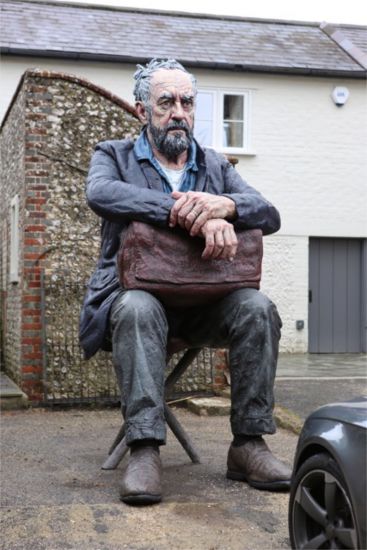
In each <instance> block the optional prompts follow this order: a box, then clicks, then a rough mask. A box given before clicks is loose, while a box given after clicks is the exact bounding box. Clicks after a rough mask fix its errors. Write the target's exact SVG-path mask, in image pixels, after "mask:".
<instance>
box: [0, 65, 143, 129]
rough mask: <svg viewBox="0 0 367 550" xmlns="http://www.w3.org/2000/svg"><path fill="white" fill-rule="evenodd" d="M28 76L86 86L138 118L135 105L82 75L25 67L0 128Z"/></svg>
mask: <svg viewBox="0 0 367 550" xmlns="http://www.w3.org/2000/svg"><path fill="white" fill-rule="evenodd" d="M28 77H38V78H49V79H50V80H51V79H53V80H65V81H67V82H73V83H75V84H79V85H80V86H82V87H83V88H87V89H88V90H91V91H92V92H96V93H98V94H99V95H101V96H102V97H105V98H106V99H108V100H109V101H111V102H112V103H115V105H118V106H119V107H122V108H123V109H124V110H125V111H128V112H129V113H130V114H131V115H132V116H134V117H135V118H138V116H137V114H136V110H135V107H133V105H131V104H130V103H129V102H128V101H126V100H124V99H122V98H121V97H119V96H117V95H115V94H113V93H112V92H110V91H109V90H106V88H103V87H102V86H98V85H97V84H94V83H93V82H91V81H90V80H88V79H87V78H83V77H79V76H75V75H73V74H69V73H63V72H58V71H46V70H43V69H27V70H26V71H25V72H24V73H23V74H22V76H21V78H20V80H19V82H18V86H17V87H16V90H15V92H14V94H13V97H12V99H11V101H10V103H9V106H8V108H7V110H6V111H5V115H4V117H3V119H2V121H1V124H0V130H1V129H2V128H3V126H4V124H5V122H6V120H7V118H8V116H9V114H10V111H11V109H12V107H13V105H14V103H15V101H16V98H17V96H18V94H19V92H20V90H21V88H22V86H23V84H24V81H25V80H26V79H27V78H28Z"/></svg>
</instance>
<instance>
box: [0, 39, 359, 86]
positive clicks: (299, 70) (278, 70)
mask: <svg viewBox="0 0 367 550" xmlns="http://www.w3.org/2000/svg"><path fill="white" fill-rule="evenodd" d="M0 53H1V54H7V55H14V56H25V57H40V58H55V59H79V60H84V61H105V62H111V63H130V64H136V63H147V62H149V61H150V59H151V58H150V57H131V56H123V55H111V54H96V53H93V52H91V53H87V52H84V53H80V52H75V51H74V52H73V51H70V52H67V51H65V50H62V51H60V50H55V51H52V50H47V51H45V50H36V49H34V50H29V49H22V48H9V47H1V48H0ZM178 61H180V62H181V63H183V64H184V65H185V66H186V67H196V68H202V69H217V70H224V71H236V72H252V73H267V74H286V75H300V76H302V75H303V76H328V77H333V76H337V77H346V78H366V75H367V72H366V70H365V69H363V68H362V67H361V68H358V69H355V70H343V69H317V68H312V67H294V66H293V67H281V66H276V67H274V66H272V65H250V64H249V65H246V64H238V63H222V62H216V61H213V62H212V61H192V60H190V59H184V58H178ZM358 65H359V66H360V64H358ZM46 72H47V71H46ZM59 74H64V73H59ZM75 78H78V77H75ZM81 80H83V79H81ZM85 81H86V82H87V79H85ZM106 93H109V92H108V91H106Z"/></svg>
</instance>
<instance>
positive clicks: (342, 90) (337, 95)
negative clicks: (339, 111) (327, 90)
mask: <svg viewBox="0 0 367 550" xmlns="http://www.w3.org/2000/svg"><path fill="white" fill-rule="evenodd" d="M331 97H332V99H333V101H334V103H335V105H336V106H337V107H343V105H345V103H346V102H347V100H348V97H349V90H348V88H346V87H345V86H336V88H334V90H333V91H332V94H331Z"/></svg>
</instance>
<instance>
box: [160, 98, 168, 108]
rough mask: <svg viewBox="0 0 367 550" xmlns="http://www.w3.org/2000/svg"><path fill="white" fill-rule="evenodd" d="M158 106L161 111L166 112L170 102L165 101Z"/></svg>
mask: <svg viewBox="0 0 367 550" xmlns="http://www.w3.org/2000/svg"><path fill="white" fill-rule="evenodd" d="M159 106H160V108H161V109H164V110H167V109H169V108H170V107H171V102H170V101H169V100H168V99H167V100H166V101H162V102H161V103H160V104H159Z"/></svg>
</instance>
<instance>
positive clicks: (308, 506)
mask: <svg viewBox="0 0 367 550" xmlns="http://www.w3.org/2000/svg"><path fill="white" fill-rule="evenodd" d="M289 535H290V539H291V545H292V548H294V549H301V548H312V549H318V548H354V549H357V548H359V546H358V534H357V526H356V521H355V514H354V512H353V506H352V504H351V500H350V497H349V494H348V489H347V486H346V483H345V480H344V477H343V474H342V472H341V471H340V468H339V466H338V464H337V463H336V462H335V460H334V459H333V458H332V457H331V456H330V455H328V454H326V453H320V454H317V455H314V456H312V457H310V458H308V459H307V460H306V461H305V462H304V463H303V464H302V465H301V466H300V468H299V470H298V471H297V472H296V473H295V474H293V478H292V483H291V493H290V499H289Z"/></svg>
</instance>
